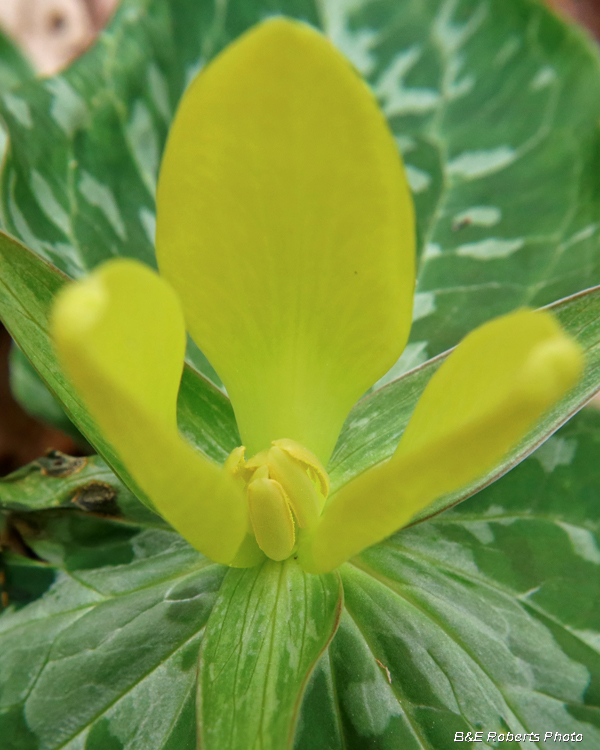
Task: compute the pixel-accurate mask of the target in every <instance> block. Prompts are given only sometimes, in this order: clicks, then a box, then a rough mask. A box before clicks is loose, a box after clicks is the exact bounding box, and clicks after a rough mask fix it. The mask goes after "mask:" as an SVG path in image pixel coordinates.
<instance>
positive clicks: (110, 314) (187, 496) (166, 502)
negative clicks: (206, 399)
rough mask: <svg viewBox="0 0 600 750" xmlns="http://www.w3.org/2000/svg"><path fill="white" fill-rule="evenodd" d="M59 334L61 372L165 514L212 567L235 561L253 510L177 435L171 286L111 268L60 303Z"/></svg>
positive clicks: (181, 332) (179, 323) (179, 318)
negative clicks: (208, 559) (67, 377)
mask: <svg viewBox="0 0 600 750" xmlns="http://www.w3.org/2000/svg"><path fill="white" fill-rule="evenodd" d="M52 330H53V335H54V340H55V344H56V348H57V351H58V355H59V359H60V361H61V364H62V366H63V367H64V369H65V371H66V372H67V374H68V375H69V377H70V378H71V380H72V382H73V384H74V386H75V388H76V389H77V391H78V392H79V394H80V395H81V396H82V398H83V400H84V401H85V403H86V405H87V406H88V408H89V410H90V412H91V414H92V416H93V417H94V419H95V420H96V422H97V423H98V425H99V426H100V429H101V430H102V431H103V432H104V433H105V435H106V437H107V438H108V439H109V440H110V442H111V443H112V444H113V445H114V447H115V448H116V450H117V452H118V453H119V454H120V456H121V458H122V459H123V461H124V463H125V465H126V466H127V469H128V470H129V472H130V473H131V475H132V476H133V478H134V479H135V481H136V482H137V483H138V484H139V486H140V487H141V488H142V489H143V491H144V492H145V493H146V494H147V495H148V496H149V497H150V499H151V500H152V502H153V503H154V504H155V506H156V508H157V509H158V511H159V512H160V513H161V514H162V515H163V516H164V517H165V518H166V519H167V521H169V523H171V524H172V525H173V526H174V527H175V528H176V529H177V530H178V531H179V532H180V533H181V534H182V536H184V537H185V539H187V541H188V542H189V543H190V544H192V545H193V546H194V547H196V548H197V549H198V550H200V551H201V552H203V553H204V554H205V555H207V556H208V557H210V558H211V559H213V560H215V561H217V562H221V563H228V562H229V561H230V560H232V559H233V558H234V556H235V555H236V552H237V551H238V548H239V547H240V545H241V544H242V542H243V540H244V537H245V535H246V532H247V529H248V512H247V506H246V502H245V498H244V495H243V492H242V490H241V489H240V488H239V487H238V486H237V485H236V483H235V481H234V480H233V479H232V478H231V477H230V476H229V475H228V474H226V473H225V472H224V471H222V470H221V469H220V468H219V467H217V466H215V465H214V464H212V463H210V462H209V461H208V460H207V459H205V458H204V457H203V456H201V455H200V454H199V453H197V452H196V451H195V450H194V449H193V448H192V447H191V446H189V445H188V444H187V443H186V442H185V441H184V440H182V438H181V437H180V436H179V433H178V431H177V421H176V407H177V393H178V390H179V382H180V380H181V372H182V369H183V359H184V353H185V327H184V321H183V314H182V312H181V309H180V305H179V302H178V300H177V298H176V296H175V294H174V292H173V291H172V290H171V288H170V287H169V286H168V284H166V283H165V282H164V281H163V280H162V279H160V277H159V276H158V275H157V274H156V273H155V272H154V271H152V270H150V269H149V268H147V267H146V266H144V265H142V264H141V263H137V262H136V261H131V260H114V261H109V262H108V263H106V264H104V265H103V266H101V267H100V268H99V269H98V270H97V271H95V272H94V273H93V274H92V275H91V276H89V277H87V278H86V279H84V280H83V281H81V282H77V283H74V284H71V285H69V286H68V287H66V288H65V289H64V290H63V291H62V292H61V293H60V295H59V296H58V298H57V300H56V303H55V307H54V311H53V317H52Z"/></svg>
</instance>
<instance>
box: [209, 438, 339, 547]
mask: <svg viewBox="0 0 600 750" xmlns="http://www.w3.org/2000/svg"><path fill="white" fill-rule="evenodd" d="M244 454H245V448H244V447H243V446H240V447H238V448H236V449H235V450H233V451H232V452H231V453H230V454H229V456H228V458H227V460H226V462H225V466H224V468H225V470H226V471H227V472H228V473H229V474H230V475H231V476H232V477H233V478H234V479H236V480H237V481H239V482H243V483H244V485H245V487H246V492H247V499H248V509H249V516H250V522H251V531H252V532H253V533H254V536H255V537H256V542H257V543H258V546H259V547H260V549H261V550H262V551H263V552H264V553H265V554H266V555H267V556H268V557H270V558H271V559H273V560H284V559H286V558H287V557H289V556H290V554H291V553H292V551H293V549H294V545H295V542H296V527H295V524H296V523H297V524H298V527H299V528H300V529H309V528H312V527H314V526H315V525H316V524H317V522H318V520H319V516H320V515H321V511H322V509H323V505H324V503H325V498H326V497H327V493H328V491H329V477H328V476H327V472H326V471H325V469H324V468H323V466H322V465H321V463H320V461H319V460H318V459H317V458H316V456H314V455H313V454H312V453H311V452H310V451H309V450H307V449H306V448H305V447H304V446H303V445H300V444H299V443H296V442H295V441H294V440H287V439H286V440H276V441H274V442H273V443H272V444H271V448H269V449H268V450H263V451H260V452H259V453H257V454H256V455H255V456H252V458H251V459H250V460H248V461H246V460H245V458H244Z"/></svg>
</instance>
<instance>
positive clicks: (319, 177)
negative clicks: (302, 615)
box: [52, 19, 583, 573]
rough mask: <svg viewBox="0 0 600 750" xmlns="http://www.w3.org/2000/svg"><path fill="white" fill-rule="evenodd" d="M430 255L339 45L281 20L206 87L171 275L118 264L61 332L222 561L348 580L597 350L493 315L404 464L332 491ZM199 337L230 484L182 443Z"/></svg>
mask: <svg viewBox="0 0 600 750" xmlns="http://www.w3.org/2000/svg"><path fill="white" fill-rule="evenodd" d="M414 245H415V239H414V215H413V206H412V202H411V196H410V191H409V188H408V185H407V182H406V178H405V175H404V170H403V167H402V162H401V159H400V157H399V155H398V150H397V147H396V144H395V142H394V138H393V136H392V134H391V132H390V130H389V128H388V126H387V123H386V122H385V119H384V117H383V115H382V113H381V111H380V110H379V108H378V106H377V103H376V101H375V99H374V98H373V96H372V94H371V93H370V91H369V89H368V88H367V86H366V85H365V83H364V82H363V81H362V80H361V79H360V78H359V76H358V75H357V74H356V73H355V71H354V70H353V69H352V68H351V66H350V65H349V64H348V62H347V61H346V60H345V59H344V58H343V57H342V56H341V55H340V54H339V53H338V52H337V51H336V50H335V48H334V47H333V46H332V45H331V44H330V43H329V42H328V41H327V40H326V39H325V38H324V37H323V36H322V35H321V34H319V33H318V32H316V31H315V30H313V29H311V28H310V27H309V26H306V25H304V24H301V23H298V22H293V21H289V20H284V19H274V20H270V21H267V22H265V23H263V24H261V25H260V26H258V27H256V28H254V29H252V30H251V31H249V32H248V33H246V34H245V35H244V36H242V37H241V38H240V39H239V40H237V41H236V42H235V43H233V44H231V45H230V46H229V47H227V49H226V50H225V51H224V52H222V53H221V54H220V55H219V56H218V57H217V58H216V59H215V60H214V62H212V63H211V64H210V65H208V66H207V67H206V69H204V70H203V71H202V72H201V73H200V74H199V75H198V76H197V77H196V79H195V80H194V81H193V82H192V84H191V85H190V87H189V89H188V91H187V93H186V94H185V96H184V97H183V100H182V102H181V104H180V107H179V110H178V112H177V115H176V118H175V121H174V123H173V127H172V130H171V132H170V135H169V139H168V143H167V147H166V152H165V155H164V159H163V162H162V166H161V174H160V180H159V186H158V195H157V255H158V265H159V268H160V272H161V276H158V275H157V274H156V273H155V272H154V271H152V270H151V269H149V268H148V267H146V266H144V265H142V264H140V263H138V262H135V261H132V260H125V259H120V260H113V261H109V262H108V263H106V264H104V265H103V266H101V267H100V268H99V269H98V270H96V271H95V272H94V273H93V274H91V275H90V276H89V277H87V278H86V279H84V280H83V281H80V282H77V283H74V284H72V285H69V286H68V287H67V288H66V289H65V290H64V291H63V292H62V293H61V294H60V295H59V297H58V299H57V301H56V305H55V308H54V314H53V322H52V325H53V333H54V339H55V342H56V347H57V350H58V353H59V357H60V360H61V362H62V364H63V366H64V368H65V370H66V372H67V373H68V374H69V376H70V378H71V379H72V381H73V384H74V386H75V388H76V389H77V390H78V392H79V393H80V394H81V396H82V397H83V399H84V401H85V403H86V404H87V406H88V408H89V410H90V412H91V414H92V415H93V416H94V418H95V419H96V421H97V423H98V425H99V427H100V429H101V430H102V431H103V432H104V434H105V435H106V436H107V438H108V439H109V440H110V441H111V443H112V444H113V445H114V447H115V448H116V450H117V451H118V453H119V454H120V456H121V458H122V459H123V461H124V463H125V465H126V466H127V468H128V470H129V472H130V474H131V475H132V477H133V478H134V479H135V481H136V482H137V483H138V484H139V486H140V487H141V489H142V490H143V491H144V492H145V493H146V494H147V495H148V497H149V498H150V499H151V500H152V502H153V503H154V504H155V507H156V509H157V510H158V511H159V512H160V513H161V514H162V515H163V516H164V517H165V518H166V519H167V520H168V521H169V522H170V523H171V524H172V525H173V526H174V527H175V528H176V529H177V530H178V531H179V532H180V533H181V534H182V535H183V536H184V537H185V538H186V539H187V540H188V542H189V543H190V544H192V545H193V546H194V547H196V548H197V549H198V550H200V551H201V552H202V553H204V554H205V555H207V556H208V557H210V558H212V559H213V560H215V561H217V562H220V563H225V564H230V565H238V566H242V567H243V566H251V565H255V564H257V563H258V562H260V561H261V560H262V559H263V558H264V556H265V555H267V556H268V557H270V558H272V559H274V560H283V559H285V558H287V557H289V556H290V555H291V554H294V555H296V556H297V557H298V559H299V562H300V564H301V565H302V566H303V567H304V568H305V570H307V571H309V572H314V573H320V572H326V571H329V570H332V569H333V568H335V567H336V566H338V565H340V564H341V563H342V562H344V561H345V560H347V559H348V558H349V557H350V556H352V555H354V554H356V553H358V552H360V550H362V549H363V548H365V547H367V546H369V545H371V544H374V543H375V542H378V541H380V540H381V539H383V538H385V537H386V536H389V535H390V534H391V533H393V532H394V531H396V530H397V529H398V528H400V527H401V526H402V525H403V524H405V523H407V522H408V521H409V520H410V518H411V517H412V516H413V515H414V514H415V513H416V512H417V511H418V510H420V509H421V508H423V507H424V506H426V505H428V504H429V503H430V502H431V501H433V500H434V499H435V498H437V497H439V496H441V495H443V494H444V493H447V492H451V491H452V490H455V489H457V488H459V487H461V486H463V485H466V484H467V483H469V482H471V481H472V480H474V479H476V478H477V477H478V476H480V475H482V474H483V473H484V472H485V471H487V470H488V469H489V468H491V467H492V466H493V465H494V464H495V463H496V462H498V461H499V460H500V459H501V458H502V456H503V455H504V454H505V453H506V452H507V451H508V450H509V449H510V447H511V446H512V445H514V444H515V443H516V442H517V441H518V440H519V439H520V438H521V437H522V436H523V435H524V434H525V433H526V432H527V431H528V430H529V429H530V428H531V427H532V426H533V424H534V423H535V422H536V421H537V420H538V419H539V417H540V416H541V415H542V414H543V413H544V412H545V411H546V410H547V409H548V408H549V407H550V406H551V405H552V404H553V403H555V402H556V401H557V400H558V399H559V398H561V397H562V396H563V394H565V393H566V392H567V390H568V389H570V388H571V387H572V386H573V385H574V383H575V382H576V381H577V379H578V378H579V376H580V373H581V370H582V360H583V358H582V353H581V351H580V348H579V347H578V345H577V344H576V343H575V342H574V341H572V340H571V339H570V338H569V337H568V336H567V335H566V334H565V333H564V332H563V331H562V330H561V329H560V327H559V326H558V324H557V323H556V322H555V320H554V319H553V317H552V316H551V315H550V314H548V313H545V312H539V311H538V312H535V311H531V310H519V311H517V312H514V313H512V314H509V315H506V316H503V317H501V318H498V319H496V320H493V321H491V322H490V323H487V324H485V325H483V326H481V327H480V328H478V329H477V330H475V331H474V332H473V333H471V334H470V335H469V336H467V337H466V338H465V339H464V340H463V341H462V343H460V344H459V346H458V347H457V348H456V349H455V350H454V351H453V352H452V353H451V354H450V356H449V357H448V358H447V360H446V361H445V362H444V364H443V365H442V366H441V367H440V368H439V370H438V371H437V372H436V374H435V375H434V376H433V378H432V379H431V381H430V382H429V384H428V386H427V387H426V389H425V391H424V393H423V395H422V397H421V399H420V401H419V404H418V406H417V408H416V410H415V413H414V414H413V416H412V419H411V421H410V423H409V425H408V427H407V428H406V431H405V432H404V435H403V436H402V439H401V441H400V443H399V445H398V448H397V450H396V451H395V453H394V455H393V456H392V457H391V458H390V459H389V460H388V461H385V462H384V463H382V464H379V465H378V466H375V467H373V468H371V469H369V470H368V471H365V472H364V473H363V474H361V475H360V476H358V477H356V478H355V479H353V480H352V481H350V482H349V483H348V484H346V485H345V486H343V487H341V489H339V490H338V491H337V492H336V493H335V494H334V495H333V496H332V497H327V496H328V492H329V480H328V477H327V472H326V469H325V468H324V467H326V466H327V462H328V460H329V458H330V455H331V453H332V451H333V448H334V445H335V442H336V439H337V436H338V434H339V432H340V429H341V426H342V423H343V422H344V419H345V418H346V416H347V414H348V412H349V411H350V409H351V407H352V406H353V404H354V403H355V402H356V400H357V399H358V398H360V397H361V395H362V394H363V393H364V392H365V391H366V390H367V388H368V387H369V386H371V385H372V384H373V383H374V382H375V381H376V380H378V379H379V378H380V377H381V376H382V375H383V374H384V373H385V372H386V371H387V370H388V369H389V368H390V367H391V366H392V365H393V364H394V363H395V362H396V361H397V359H398V357H399V356H400V354H401V352H402V350H403V348H404V346H405V344H406V341H407V339H408V334H409V329H410V324H411V316H412V302H413V290H414V285H415V250H414ZM174 290H175V291H174ZM186 328H187V330H188V331H189V332H190V334H191V335H192V337H193V338H194V340H195V342H196V343H197V344H198V346H199V347H200V348H201V349H202V351H203V352H204V353H205V354H206V355H207V357H208V358H209V360H210V362H211V363H212V365H213V366H214V367H215V369H216V371H217V372H218V373H219V376H220V377H221V379H222V380H223V382H224V384H225V386H226V388H227V391H228V394H229V396H230V398H231V401H232V404H233V407H234V411H235V415H236V419H237V422H238V426H239V430H240V434H241V437H242V441H243V446H240V447H239V448H237V449H236V450H234V451H233V452H232V454H231V455H230V456H229V458H228V459H227V461H226V463H225V465H224V466H223V467H220V466H217V465H216V464H214V463H212V462H211V461H209V460H208V459H207V458H205V457H204V456H202V455H201V454H200V453H198V452H197V451H196V450H194V449H193V448H192V447H191V446H190V445H189V444H187V443H186V441H185V440H183V438H181V436H180V435H179V432H178V429H177V422H176V403H177V393H178V388H179V382H180V378H181V373H182V369H183V362H184V354H185V342H186V334H185V331H186Z"/></svg>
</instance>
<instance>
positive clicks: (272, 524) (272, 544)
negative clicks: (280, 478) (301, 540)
mask: <svg viewBox="0 0 600 750" xmlns="http://www.w3.org/2000/svg"><path fill="white" fill-rule="evenodd" d="M259 471H260V469H259ZM257 473H258V472H257ZM248 506H249V508H250V520H251V521H252V528H253V529H254V534H255V536H256V541H257V542H258V546H259V547H260V548H261V549H262V550H263V552H264V553H265V554H266V555H267V556H268V557H270V558H271V560H287V558H288V557H289V556H290V555H291V553H292V549H293V548H294V540H295V530H294V519H293V518H292V513H291V511H290V508H289V506H288V504H287V501H286V498H285V493H284V491H283V488H282V487H281V485H280V484H279V482H276V481H274V480H273V479H267V478H263V477H258V478H257V479H253V480H252V482H250V484H249V485H248Z"/></svg>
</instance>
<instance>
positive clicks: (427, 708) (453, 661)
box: [296, 410, 600, 750]
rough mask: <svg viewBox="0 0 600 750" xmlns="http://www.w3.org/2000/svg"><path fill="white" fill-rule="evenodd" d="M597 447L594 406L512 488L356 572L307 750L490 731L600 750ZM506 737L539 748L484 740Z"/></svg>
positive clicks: (306, 723)
mask: <svg viewBox="0 0 600 750" xmlns="http://www.w3.org/2000/svg"><path fill="white" fill-rule="evenodd" d="M599 450H600V413H598V412H596V411H592V410H586V411H585V412H581V413H580V414H579V415H577V416H576V417H575V418H574V419H573V420H572V421H571V422H570V423H569V424H568V425H566V426H565V427H563V428H562V429H561V430H560V431H559V432H558V433H557V434H556V435H555V436H554V437H552V438H550V440H549V441H548V442H546V443H545V444H544V445H543V446H542V447H541V448H539V449H538V450H537V451H536V452H535V453H533V454H532V455H531V456H530V457H529V458H528V459H527V460H525V461H524V462H523V463H522V464H521V465H520V466H518V467H517V468H516V469H515V470H514V471H512V472H511V473H509V474H508V475H507V476H505V477H503V478H502V479H501V480H500V481H499V482H497V483H495V484H493V485H492V486H491V487H488V488H487V489H485V490H483V491H482V492H480V493H479V494H478V495H476V496H475V497H472V498H470V499H469V500H467V501H466V502H464V503H462V504H461V505H460V506H457V507H456V508H455V509H453V510H450V511H447V512H445V513H443V514H441V515H440V516H437V517H436V518H435V519H431V520H429V521H427V522H425V523H422V524H419V525H417V526H414V527H412V528H410V529H405V530H404V531H402V532H400V533H398V534H396V535H395V536H394V537H392V538H391V539H389V540H387V541H386V542H383V543H382V544H379V545H376V546H374V547H372V548H371V549H369V550H367V551H365V552H364V553H363V554H361V555H360V556H359V557H358V558H356V559H355V560H353V561H352V563H351V564H347V565H345V566H344V567H343V568H342V569H341V574H342V579H343V582H344V592H345V614H344V616H343V618H342V622H341V624H340V628H339V630H338V633H337V635H336V636H335V638H334V641H333V643H332V644H331V646H330V648H329V652H328V654H327V656H326V657H323V659H322V660H321V663H320V665H319V669H318V670H316V671H315V674H314V677H313V680H312V682H311V685H310V687H309V690H308V692H307V696H306V699H305V702H304V705H303V710H302V715H301V721H300V725H299V732H298V736H297V742H296V750H313V748H314V750H316V749H317V748H319V750H321V748H327V749H328V750H355V749H356V750H362V749H363V748H366V747H369V748H371V747H372V748H386V750H391V749H393V750H396V749H398V750H413V748H414V750H417V749H418V750H424V749H427V750H446V749H448V750H450V748H452V747H455V746H456V745H455V744H454V736H455V732H463V733H465V734H466V733H467V732H471V733H472V734H474V733H475V732H477V731H483V733H484V735H483V738H484V742H483V743H482V744H481V745H474V747H480V746H481V747H514V748H516V747H541V748H550V747H555V745H554V744H553V743H552V742H551V741H548V742H546V743H544V741H543V735H544V733H545V732H549V731H551V732H553V733H554V732H560V733H561V734H567V733H568V734H571V733H573V732H575V733H577V734H581V735H582V737H581V740H580V741H579V742H577V743H573V744H572V747H580V748H582V749H584V748H585V750H595V749H596V748H597V747H599V746H600V465H599V463H598V452H599ZM507 731H510V732H512V733H513V734H518V733H521V734H524V733H531V732H533V733H538V734H540V735H541V740H540V741H537V742H535V743H533V744H528V743H526V742H512V743H508V742H503V743H500V744H498V743H496V742H494V741H489V742H488V741H487V738H488V732H496V733H498V734H499V733H502V732H507ZM313 737H317V738H318V737H321V738H323V739H322V743H321V744H315V742H314V741H313ZM563 746H564V745H563Z"/></svg>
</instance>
